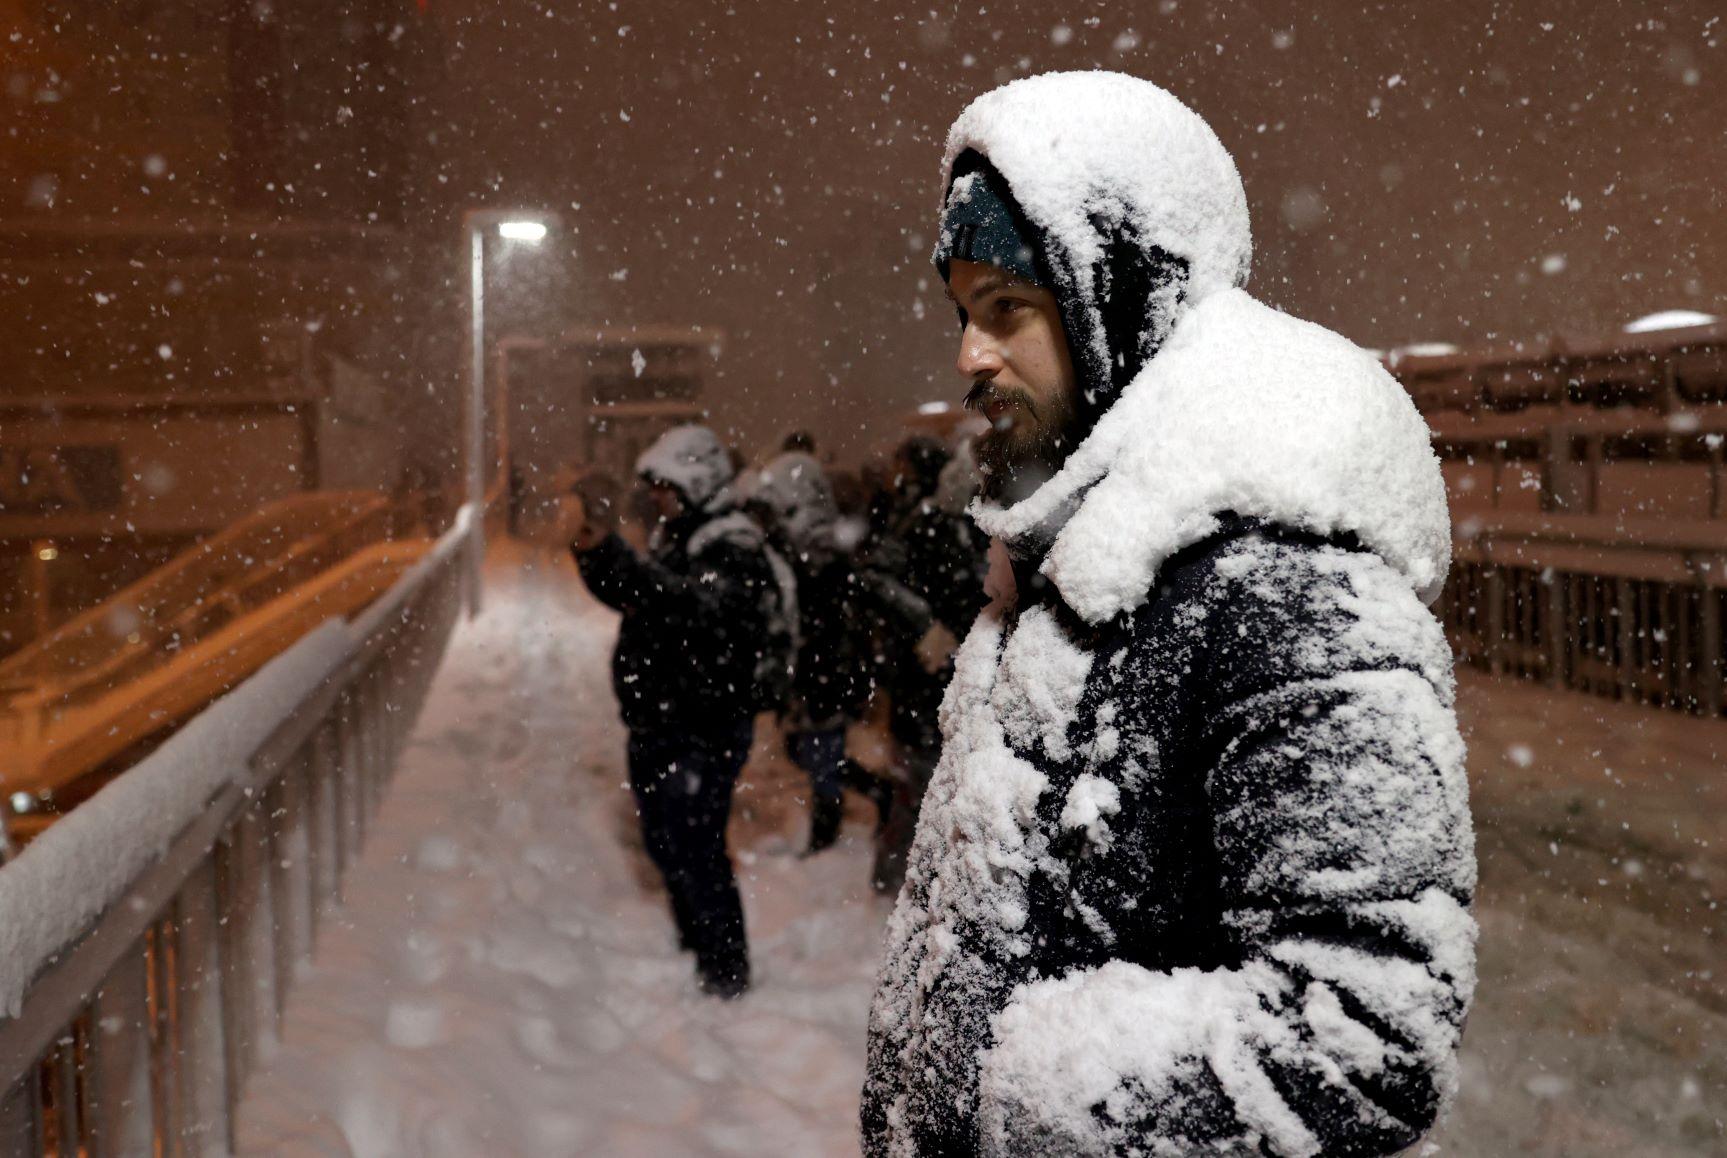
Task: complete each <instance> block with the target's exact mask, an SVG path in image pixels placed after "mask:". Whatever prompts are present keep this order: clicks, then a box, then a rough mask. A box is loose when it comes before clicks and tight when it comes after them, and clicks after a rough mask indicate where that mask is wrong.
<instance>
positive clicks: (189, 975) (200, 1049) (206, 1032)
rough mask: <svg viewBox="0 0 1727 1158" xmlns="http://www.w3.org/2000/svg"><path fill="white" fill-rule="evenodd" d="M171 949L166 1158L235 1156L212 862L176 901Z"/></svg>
mask: <svg viewBox="0 0 1727 1158" xmlns="http://www.w3.org/2000/svg"><path fill="white" fill-rule="evenodd" d="M174 908H175V925H176V928H177V930H178V934H179V939H178V943H177V954H176V962H177V968H176V970H175V972H176V973H177V974H178V976H177V977H175V978H174V984H175V986H176V988H177V990H178V993H179V1007H180V1016H179V1021H178V1025H177V1026H176V1032H175V1037H174V1048H175V1054H174V1062H175V1064H174V1086H175V1102H176V1105H177V1106H178V1108H179V1114H178V1117H179V1122H178V1123H177V1126H178V1137H177V1138H176V1139H175V1140H174V1145H173V1148H172V1151H171V1152H172V1153H174V1154H177V1155H199V1156H202V1155H218V1154H227V1153H231V1152H232V1150H233V1148H234V1147H233V1117H232V1113H231V1107H230V1106H229V1104H228V1093H229V1089H228V1058H227V1048H226V1046H225V1044H224V1037H225V1032H224V1031H225V1022H224V1018H223V1005H222V938H221V915H220V913H219V911H218V909H217V903H216V862H215V860H214V858H206V859H205V860H204V862H203V863H202V864H200V865H199V866H198V868H197V869H195V870H194V871H193V873H192V875H191V876H190V877H188V878H187V879H186V884H185V886H184V887H182V888H181V890H180V895H179V896H178V898H176V900H175V905H174Z"/></svg>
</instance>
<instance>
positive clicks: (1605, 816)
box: [240, 548, 1727, 1158]
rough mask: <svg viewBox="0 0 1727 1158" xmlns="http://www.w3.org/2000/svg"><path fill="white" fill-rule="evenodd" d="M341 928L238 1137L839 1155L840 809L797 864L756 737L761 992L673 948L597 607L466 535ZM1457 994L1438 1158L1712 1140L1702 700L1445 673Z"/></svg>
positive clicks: (256, 1146) (746, 869) (1722, 848)
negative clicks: (472, 596) (627, 782)
mask: <svg viewBox="0 0 1727 1158" xmlns="http://www.w3.org/2000/svg"><path fill="white" fill-rule="evenodd" d="M488 597H489V604H488V608H487V611H486V613H485V614H484V615H483V616H482V617H481V618H480V619H478V620H477V621H475V622H473V623H471V624H467V625H465V626H464V627H463V629H462V630H461V631H460V632H459V633H458V635H457V637H456V639H455V640H454V641H453V643H452V646H451V650H450V654H449V657H448V659H447V660H446V663H445V666H444V668H443V670H442V672H441V673H440V675H439V678H438V681H437V683H436V684H435V686H434V689H433V692H432V695H431V698H430V700H429V702H428V704H427V707H426V710H425V713H424V715H423V716H422V718H421V721H420V725H419V729H418V731H417V733H416V736H415V738H414V741H413V743H412V744H411V746H410V748H409V749H408V752H407V754H406V756H405V758H404V761H403V766H402V768H401V770H400V772H399V773H398V775H397V777H396V780H395V781H394V783H393V785H392V787H391V789H390V792H389V795H388V797H387V798H386V800H385V803H384V806H383V811H382V813H381V816H380V822H379V824H378V826H377V827H376V829H375V830H374V832H373V833H372V835H371V837H370V842H369V844H368V846H367V848H366V851H365V855H364V858H363V859H362V861H361V862H360V864H359V865H358V867H357V869H356V871H354V872H353V873H352V875H351V876H350V878H349V884H348V889H349V892H348V898H347V903H346V906H345V908H344V909H343V910H342V912H341V914H340V916H339V919H338V920H337V921H336V922H334V923H332V924H331V925H329V926H328V927H326V929H325V930H324V931H323V934H322V939H321V941H320V944H319V946H318V951H317V958H316V964H315V965H314V966H313V967H311V968H310V969H309V970H308V971H307V973H306V975H305V977H304V978H302V979H301V981H300V982H299V984H298V985H297V986H296V988H295V989H294V991H293V994H292V996H291V998H290V1000H289V1005H288V1014H287V1018H286V1033H285V1036H284V1041H283V1043H282V1045H281V1046H280V1047H279V1049H278V1050H277V1051H276V1053H275V1054H274V1055H273V1056H272V1057H271V1058H270V1059H269V1060H268V1061H267V1063H266V1064H265V1065H264V1066H263V1067H261V1069H260V1070H259V1072H258V1073H257V1074H255V1075H254V1077H253V1079H252V1081H251V1083H250V1085H249V1087H248V1090H247V1096H246V1100H245V1103H244V1105H243V1107H242V1111H241V1119H240V1142H241V1151H242V1153H244V1154H256V1155H265V1154H268V1155H313V1154H318V1155H356V1156H359V1158H374V1156H376V1158H383V1156H394V1155H401V1156H404V1158H408V1156H416V1155H430V1156H444V1155H450V1156H454V1155H464V1156H466V1155H478V1154H485V1155H577V1154H582V1155H586V1154H596V1155H631V1154H643V1155H649V1154H651V1155H719V1154H751V1155H780V1154H786V1155H800V1156H802V1155H848V1154H855V1153H856V1152H857V1141H856V1137H857V1135H856V1127H855V1122H856V1112H857V1090H858V1086H859V1084H860V1082H861V1080H862V1068H863V1067H862V1059H863V1046H864V1017H865V1011H866V1007H867V1005H868V1001H869V994H870V990H871V988H872V980H873V972H874V968H875V963H876V960H877V955H878V949H879V938H880V930H881V926H882V922H883V921H884V919H885V917H886V914H887V911H888V904H887V902H886V901H885V900H883V899H881V898H878V897H876V896H875V895H874V894H873V893H872V892H871V891H870V889H869V887H868V885H867V882H866V876H867V872H868V849H867V844H868V838H867V833H868V825H867V817H866V816H865V814H864V813H863V811H861V810H860V811H858V812H856V813H854V814H853V816H852V817H851V818H850V819H849V820H848V824H847V830H846V836H847V839H846V840H845V841H844V843H843V844H842V845H841V847H839V848H837V849H835V850H834V851H832V852H829V853H826V854H823V855H822V856H820V857H817V858H815V859H813V860H808V861H805V860H799V859H797V858H796V856H795V849H796V848H797V847H798V846H799V844H800V842H801V841H802V838H803V833H804V816H803V802H802V799H801V796H800V785H801V784H802V783H803V781H802V778H801V777H800V776H799V775H798V774H797V773H796V771H795V770H793V769H790V768H789V767H788V766H787V765H786V763H785V761H784V759H783V757H780V756H778V755H777V754H776V753H775V752H773V751H772V750H771V747H769V746H768V745H766V744H764V743H763V742H762V740H761V738H758V748H757V752H756V753H755V756H754V757H753V758H752V760H751V764H750V767H749V769H748V770H746V773H745V779H744V782H743V784H742V785H741V786H740V793H739V796H738V807H737V809H736V816H735V821H734V826H733V831H732V837H733V847H734V850H736V851H737V853H738V860H739V861H740V863H739V870H740V874H741V878H742V882H743V886H744V889H745V908H746V911H747V914H748V920H749V928H750V937H751V942H752V948H753V951H754V954H755V962H756V969H757V980H758V986H757V988H756V990H755V991H754V992H752V993H751V994H750V995H748V996H747V997H745V998H744V999H743V1000H742V1001H739V1002H737V1003H734V1004H725V1003H720V1002H716V1001H713V1000H710V999H707V998H704V997H702V996H700V995H699V994H698V993H697V992H696V989H695V987H694V984H693V982H692V977H691V967H690V964H689V961H688V959H687V958H685V957H683V956H681V955H679V954H678V953H677V952H676V950H675V948H674V946H673V937H672V930H671V923H670V919H669V917H668V916H667V915H666V913H665V911H664V909H663V906H662V903H661V901H660V894H659V889H658V885H657V882H656V881H655V878H654V876H653V873H652V870H651V868H649V866H648V864H647V860H646V858H645V857H644V856H643V855H642V854H641V852H640V849H639V840H638V838H637V836H636V831H635V827H634V818H633V815H632V812H631V809H630V802H629V794H628V792H627V791H626V790H625V789H624V787H623V772H622V750H623V736H622V733H621V730H620V728H619V726H618V724H617V722H616V715H615V708H614V704H613V701H612V697H611V693H610V690H609V688H608V686H607V680H608V676H607V666H606V656H607V654H608V653H609V649H610V641H611V635H612V631H613V626H614V621H613V619H612V617H611V616H610V615H608V614H607V613H606V612H605V611H603V610H602V609H600V608H598V607H597V606H595V605H594V604H593V603H592V602H591V601H590V600H588V598H587V597H586V596H585V594H584V593H583V592H582V590H581V587H580V584H579V582H578V581H577V580H576V579H575V577H574V575H573V573H572V571H571V569H570V568H569V566H568V564H567V563H565V562H564V560H563V559H562V558H560V557H558V556H555V555H551V554H535V553H533V552H531V551H528V550H526V549H524V548H505V549H504V550H503V551H502V553H497V554H495V555H494V559H493V567H492V574H491V582H490V587H489V596H488ZM1459 709H1460V715H1461V718H1462V723H1463V727H1464V733H1465V736H1466V738H1468V739H1469V741H1470V745H1471V751H1470V773H1471V779H1472V782H1473V785H1474V787H1473V793H1474V809H1475V813H1476V820H1477V825H1478V829H1479V833H1480V852H1481V864H1482V886H1481V893H1480V905H1479V916H1480V918H1481V924H1482V944H1481V991H1480V994H1479V998H1478V1001H1477V1004H1476V1008H1475V1012H1474V1014H1473V1015H1472V1017H1471V1020H1470V1023H1469V1026H1468V1029H1467V1031H1466V1033H1465V1035H1464V1047H1465V1058H1464V1066H1463V1075H1464V1076H1463V1091H1462V1097H1461V1099H1460V1101H1459V1105H1458V1108H1457V1110H1456V1112H1455V1113H1454V1114H1453V1116H1452V1119H1451V1120H1450V1122H1449V1123H1447V1125H1446V1126H1445V1127H1444V1128H1443V1129H1442V1130H1441V1131H1440V1132H1439V1134H1438V1135H1436V1137H1435V1139H1434V1141H1435V1143H1436V1144H1437V1145H1438V1148H1439V1150H1438V1152H1439V1153H1442V1154H1455V1155H1468V1156H1483V1158H1487V1156H1492V1158H1499V1156H1503V1155H1508V1154H1530V1155H1543V1156H1555V1158H1557V1156H1560V1155H1565V1156H1588V1155H1601V1156H1606V1155H1615V1156H1637V1158H1643V1156H1647V1158H1654V1156H1656V1155H1679V1154H1686V1155H1688V1154H1696V1155H1703V1154H1719V1153H1723V1152H1727V1128H1724V1126H1723V1121H1724V1120H1727V965H1724V962H1727V930H1724V929H1723V928H1722V924H1721V917H1722V914H1721V912H1720V910H1719V909H1718V908H1717V903H1718V898H1721V897H1722V896H1723V895H1727V776H1724V775H1723V774H1722V768H1723V762H1722V756H1723V755H1727V722H1719V721H1697V720H1690V719H1686V718H1684V717H1680V716H1677V715H1674V714H1670V713H1663V712H1659V711H1654V710H1650V709H1641V708H1633V707H1625V706H1621V705H1615V704H1610V703H1605V702H1602V701H1598V700H1593V699H1589V698H1586V697H1583V696H1578V695H1575V694H1571V693H1553V692H1548V691H1546V690H1544V689H1541V688H1538V687H1534V686H1531V685H1527V684H1522V683H1517V682H1513V681H1501V680H1488V679H1484V678H1481V677H1477V676H1472V675H1467V674H1466V675H1465V677H1464V679H1463V686H1462V690H1461V694H1460V700H1459Z"/></svg>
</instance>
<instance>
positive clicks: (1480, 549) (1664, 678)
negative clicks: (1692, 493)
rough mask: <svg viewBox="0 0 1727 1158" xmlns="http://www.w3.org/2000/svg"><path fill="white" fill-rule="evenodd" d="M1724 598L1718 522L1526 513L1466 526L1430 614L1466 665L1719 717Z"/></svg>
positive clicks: (1724, 540)
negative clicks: (1625, 522) (1638, 522)
mask: <svg viewBox="0 0 1727 1158" xmlns="http://www.w3.org/2000/svg"><path fill="white" fill-rule="evenodd" d="M1724 600H1727V530H1723V529H1722V528H1721V527H1720V524H1719V523H1676V522H1668V523H1665V524H1649V525H1645V526H1643V527H1642V528H1639V531H1638V533H1633V532H1632V531H1629V530H1627V529H1626V528H1625V527H1623V526H1621V525H1619V524H1618V523H1616V522H1614V521H1611V520H1601V519H1594V518H1589V517H1578V518H1566V517H1550V518H1543V517H1539V516H1531V517H1525V518H1501V519H1499V520H1496V521H1495V522H1493V523H1491V524H1477V525H1474V526H1471V527H1470V528H1469V533H1468V534H1467V535H1465V536H1462V537H1460V538H1459V539H1458V540H1457V541H1456V542H1455V543H1454V559H1453V563H1452V568H1451V575H1450V577H1449V579H1448V581H1447V583H1446V587H1445V593H1444V595H1443V596H1442V597H1441V599H1440V602H1439V605H1438V607H1437V608H1436V609H1435V610H1436V611H1437V612H1438V613H1439V616H1440V619H1441V621H1442V622H1443V623H1444V624H1445V628H1446V634H1447V635H1448V636H1449V637H1450V639H1451V643H1452V647H1453V650H1454V651H1455V652H1456V654H1457V658H1458V661H1459V662H1461V663H1466V664H1469V665H1470V666H1472V667H1476V668H1479V669H1481V670H1484V671H1490V672H1494V673H1498V674H1504V675H1512V676H1518V677H1521V678H1524V679H1531V680H1537V681H1540V682H1543V683H1546V684H1548V685H1549V686H1552V687H1559V688H1570V689H1573V690H1575V691H1581V692H1586V693H1589V694H1593V695H1599V696H1606V697H1609V698H1612V699H1619V700H1626V701H1631V702H1635V703H1643V704H1649V705H1652V706H1657V707H1663V708H1670V709H1673V710H1676V711H1683V712H1690V713H1695V714H1701V715H1710V716H1715V715H1721V714H1722V713H1723V711H1727V696H1724V689H1723V672H1722V659H1723V654H1724V652H1727V639H1724V638H1723V624H1724V612H1727V606H1724Z"/></svg>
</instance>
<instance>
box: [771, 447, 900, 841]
mask: <svg viewBox="0 0 1727 1158" xmlns="http://www.w3.org/2000/svg"><path fill="white" fill-rule="evenodd" d="M747 491H748V495H749V498H748V508H749V509H750V510H751V511H752V512H758V511H759V512H760V514H759V521H760V522H761V523H762V525H763V526H764V527H765V528H766V529H767V531H768V535H769V540H770V542H771V543H772V545H773V548H774V550H776V551H777V552H779V554H780V556H781V558H783V559H784V560H785V561H786V562H787V563H788V564H789V566H790V567H791V570H792V573H793V575H794V577H795V581H796V589H797V611H798V630H797V662H796V664H795V665H794V667H793V675H792V687H791V695H790V696H789V697H788V702H787V703H786V704H784V705H783V707H782V709H781V713H780V717H781V723H782V724H783V726H784V735H785V742H786V750H787V752H788V754H789V755H790V756H791V758H792V762H793V763H795V764H796V765H797V766H798V767H799V768H802V769H803V770H804V771H805V772H807V773H808V774H809V777H810V789H811V802H810V803H811V811H810V840H809V847H808V852H809V853H811V854H814V853H818V852H821V851H823V850H824V849H827V848H831V847H832V846H833V844H834V842H835V841H836V840H837V839H838V838H839V831H840V821H841V819H842V817H843V815H844V801H843V799H842V790H843V789H844V788H846V787H851V788H853V789H855V790H857V791H859V792H862V793H864V794H865V795H867V796H868V797H869V798H870V799H871V801H872V802H873V803H874V804H875V805H876V808H877V811H878V813H884V814H885V810H886V807H887V796H888V793H889V792H890V789H889V787H888V785H887V784H886V783H885V782H884V781H882V780H881V779H880V778H879V777H877V776H875V775H873V774H871V773H870V772H868V771H867V770H866V769H864V768H862V767H861V766H859V765H858V764H857V763H856V762H855V761H852V760H851V759H850V758H848V757H847V755H846V725H847V724H848V723H849V722H850V721H851V720H852V719H854V718H856V716H857V714H858V712H859V711H860V710H861V709H862V707H863V704H864V702H865V701H866V700H867V699H868V698H869V694H870V690H871V673H870V665H869V662H868V659H869V654H868V644H869V641H868V640H867V638H865V636H864V634H863V632H862V631H861V630H860V628H859V617H860V614H861V611H862V604H863V602H864V600H865V599H866V598H867V590H866V589H865V588H863V587H862V586H860V582H859V579H860V577H859V575H858V573H857V571H856V569H855V568H854V566H853V563H852V559H851V555H850V546H851V545H852V544H851V542H850V540H851V539H853V538H855V537H856V534H855V532H853V531H852V530H851V529H850V526H849V524H848V523H847V522H845V521H844V520H842V519H841V517H840V512H839V507H838V505H837V504H836V503H835V501H834V495H833V490H832V488H831V487H830V486H829V484H828V479H827V476H826V474H825V473H824V472H823V470H822V466H821V463H819V462H817V461H816V459H815V458H814V456H812V455H810V454H809V453H807V452H804V451H799V450H788V451H786V452H785V453H783V454H780V455H778V456H777V457H775V458H774V459H773V460H772V461H771V462H769V463H768V464H767V465H766V466H765V467H763V468H762V469H761V470H760V471H758V472H756V474H755V475H754V476H752V478H751V483H750V486H749V487H748V488H747Z"/></svg>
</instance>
